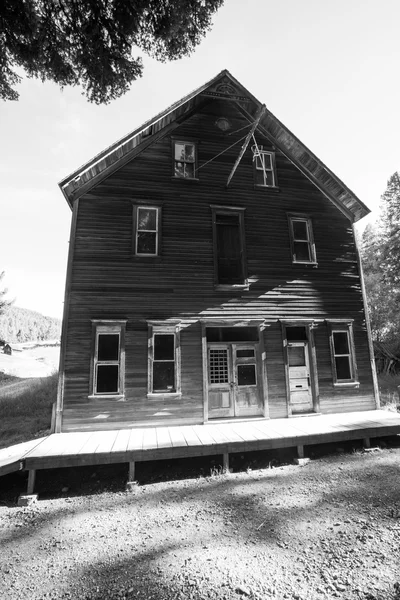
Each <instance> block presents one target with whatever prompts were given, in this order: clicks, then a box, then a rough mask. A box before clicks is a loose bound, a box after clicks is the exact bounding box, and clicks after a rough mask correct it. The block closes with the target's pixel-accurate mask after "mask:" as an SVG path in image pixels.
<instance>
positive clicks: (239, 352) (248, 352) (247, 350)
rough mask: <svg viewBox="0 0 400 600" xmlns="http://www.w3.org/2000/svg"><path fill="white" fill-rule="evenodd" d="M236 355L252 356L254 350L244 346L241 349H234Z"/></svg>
mask: <svg viewBox="0 0 400 600" xmlns="http://www.w3.org/2000/svg"><path fill="white" fill-rule="evenodd" d="M236 356H237V357H238V358H253V356H254V350H253V349H252V348H244V349H243V350H236Z"/></svg>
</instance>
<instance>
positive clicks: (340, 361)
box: [335, 356, 351, 380]
mask: <svg viewBox="0 0 400 600" xmlns="http://www.w3.org/2000/svg"><path fill="white" fill-rule="evenodd" d="M335 364H336V376H337V378H338V380H339V379H351V369H350V359H349V357H348V356H336V357H335Z"/></svg>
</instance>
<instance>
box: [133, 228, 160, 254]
mask: <svg viewBox="0 0 400 600" xmlns="http://www.w3.org/2000/svg"><path fill="white" fill-rule="evenodd" d="M136 252H137V253H138V254H156V253H157V234H156V233H151V232H147V231H146V232H144V231H138V234H137V249H136Z"/></svg>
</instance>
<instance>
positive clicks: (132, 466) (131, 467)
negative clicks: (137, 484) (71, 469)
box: [128, 460, 135, 481]
mask: <svg viewBox="0 0 400 600" xmlns="http://www.w3.org/2000/svg"><path fill="white" fill-rule="evenodd" d="M128 481H135V461H134V460H132V461H131V462H130V463H129V475H128Z"/></svg>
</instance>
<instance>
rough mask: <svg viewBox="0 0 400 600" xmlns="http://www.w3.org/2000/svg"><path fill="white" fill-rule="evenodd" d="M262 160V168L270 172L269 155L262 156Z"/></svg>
mask: <svg viewBox="0 0 400 600" xmlns="http://www.w3.org/2000/svg"><path fill="white" fill-rule="evenodd" d="M262 157H263V160H264V167H265V169H267V170H269V171H270V170H271V169H272V163H271V155H270V154H263V155H262Z"/></svg>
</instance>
